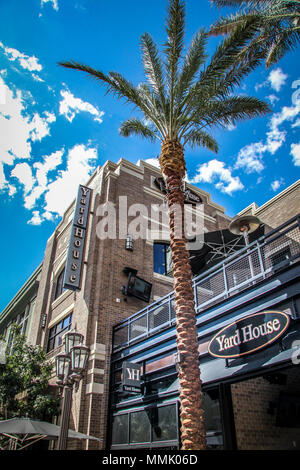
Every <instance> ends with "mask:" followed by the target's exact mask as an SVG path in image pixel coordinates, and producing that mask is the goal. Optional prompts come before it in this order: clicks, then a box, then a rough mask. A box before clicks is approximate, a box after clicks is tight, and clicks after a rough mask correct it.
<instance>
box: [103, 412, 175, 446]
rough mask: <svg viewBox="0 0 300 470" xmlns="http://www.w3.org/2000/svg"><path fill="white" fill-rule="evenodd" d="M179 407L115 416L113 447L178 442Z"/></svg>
mask: <svg viewBox="0 0 300 470" xmlns="http://www.w3.org/2000/svg"><path fill="white" fill-rule="evenodd" d="M177 439H178V419H177V405H176V404H175V403H174V404H170V405H162V406H157V407H151V408H148V409H143V410H139V411H132V412H129V413H124V414H121V415H115V416H113V422H112V446H116V448H117V445H122V444H123V445H124V444H127V446H128V447H130V446H131V445H133V446H134V445H136V444H143V443H145V447H147V446H149V445H151V443H152V442H162V441H173V442H174V441H177Z"/></svg>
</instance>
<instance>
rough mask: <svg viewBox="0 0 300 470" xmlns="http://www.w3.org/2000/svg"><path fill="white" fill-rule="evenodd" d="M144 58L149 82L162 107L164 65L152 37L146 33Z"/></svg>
mask: <svg viewBox="0 0 300 470" xmlns="http://www.w3.org/2000/svg"><path fill="white" fill-rule="evenodd" d="M141 48H142V58H143V64H144V70H145V74H146V77H147V78H148V81H149V83H150V85H151V87H152V88H153V90H154V91H155V93H156V94H157V96H158V97H159V99H160V101H161V104H162V107H164V103H165V87H164V77H163V70H162V64H161V61H160V58H159V54H158V50H157V47H156V45H155V43H154V41H153V39H152V37H151V36H150V34H148V33H145V34H143V35H142V37H141Z"/></svg>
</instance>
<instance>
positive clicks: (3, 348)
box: [0, 341, 6, 364]
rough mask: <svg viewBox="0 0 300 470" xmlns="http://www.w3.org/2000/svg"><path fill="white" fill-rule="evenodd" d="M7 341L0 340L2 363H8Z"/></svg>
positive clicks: (0, 362)
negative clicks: (6, 353)
mask: <svg viewBox="0 0 300 470" xmlns="http://www.w3.org/2000/svg"><path fill="white" fill-rule="evenodd" d="M5 351H6V343H5V342H4V341H0V364H5V363H6V355H5Z"/></svg>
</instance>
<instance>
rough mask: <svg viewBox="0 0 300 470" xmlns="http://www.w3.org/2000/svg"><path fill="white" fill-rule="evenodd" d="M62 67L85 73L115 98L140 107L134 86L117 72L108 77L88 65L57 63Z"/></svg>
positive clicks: (72, 62)
mask: <svg viewBox="0 0 300 470" xmlns="http://www.w3.org/2000/svg"><path fill="white" fill-rule="evenodd" d="M59 65H61V66H62V67H66V68H70V69H74V70H80V71H82V72H86V73H87V74H89V76H90V77H92V78H94V79H96V80H99V81H100V82H101V83H103V84H104V85H105V86H106V92H107V93H113V94H114V95H116V96H117V98H124V99H125V100H126V101H128V102H129V103H134V104H135V105H137V106H140V105H141V102H140V99H139V96H138V93H137V90H136V88H135V87H134V85H132V84H131V83H130V82H129V81H128V80H126V79H125V78H124V77H122V76H121V75H120V74H119V73H117V72H109V74H108V75H106V74H104V73H103V72H102V71H101V70H96V69H94V68H92V67H90V66H88V65H84V64H80V63H78V62H75V61H71V62H59Z"/></svg>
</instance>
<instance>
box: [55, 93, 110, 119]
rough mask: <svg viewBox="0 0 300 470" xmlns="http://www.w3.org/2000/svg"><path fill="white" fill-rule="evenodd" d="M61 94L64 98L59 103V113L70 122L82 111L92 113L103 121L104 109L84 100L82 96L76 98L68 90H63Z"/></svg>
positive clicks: (95, 117)
mask: <svg viewBox="0 0 300 470" xmlns="http://www.w3.org/2000/svg"><path fill="white" fill-rule="evenodd" d="M60 94H61V96H62V98H63V99H62V100H61V101H60V103H59V113H60V114H62V115H63V116H65V118H66V119H67V120H68V121H69V122H72V121H73V119H74V117H75V116H76V114H78V113H80V112H87V113H90V114H92V115H93V116H94V120H95V121H97V122H100V123H101V122H102V116H103V115H104V111H100V110H99V109H98V108H97V107H95V106H93V105H92V104H90V103H88V102H86V101H82V100H81V99H80V98H75V96H74V95H73V94H72V93H71V92H70V91H68V90H62V91H61V92H60Z"/></svg>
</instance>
